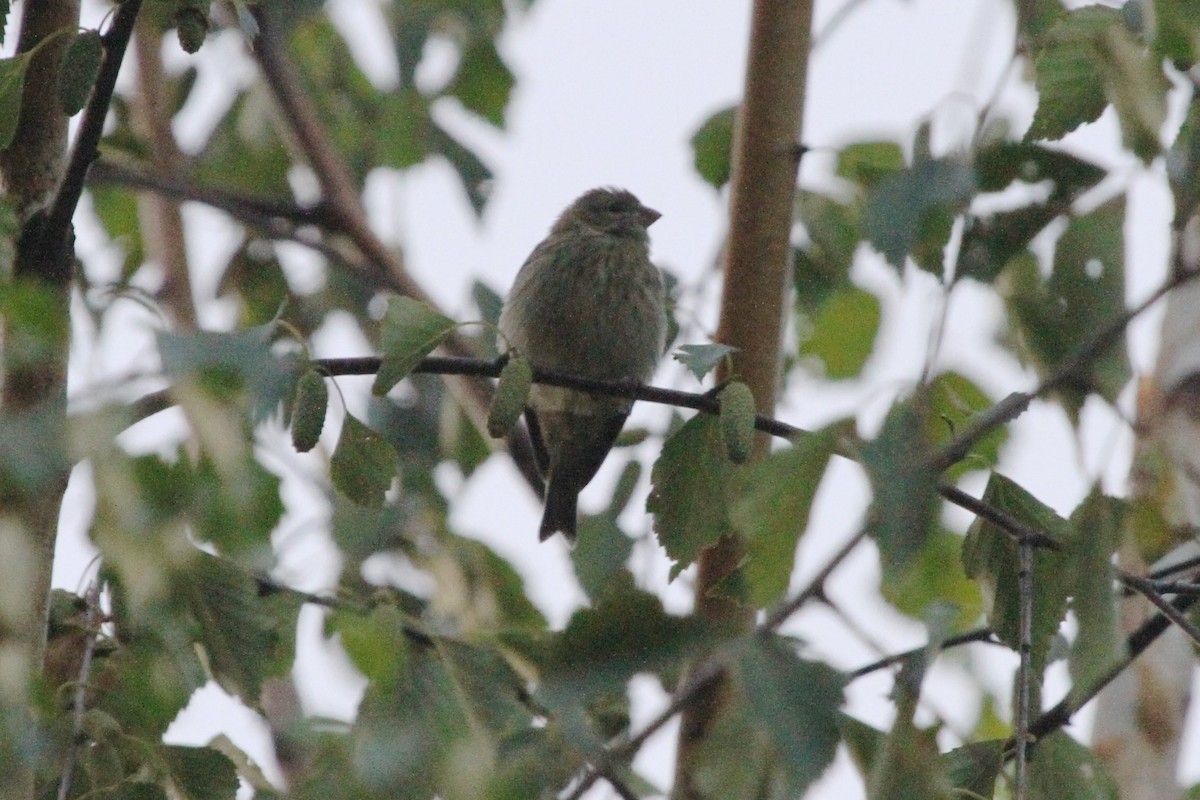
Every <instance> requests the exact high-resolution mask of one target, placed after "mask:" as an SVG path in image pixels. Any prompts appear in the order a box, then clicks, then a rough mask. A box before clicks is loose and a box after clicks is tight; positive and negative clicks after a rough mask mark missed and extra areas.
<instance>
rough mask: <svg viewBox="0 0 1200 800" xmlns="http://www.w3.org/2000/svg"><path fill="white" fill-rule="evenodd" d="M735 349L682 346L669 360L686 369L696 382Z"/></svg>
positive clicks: (718, 346) (719, 345)
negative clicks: (694, 377)
mask: <svg viewBox="0 0 1200 800" xmlns="http://www.w3.org/2000/svg"><path fill="white" fill-rule="evenodd" d="M736 351H737V348H736V347H730V346H729V345H727V344H683V345H680V346H679V347H678V348H676V350H675V352H674V353H672V354H671V358H673V359H675V360H676V361H678V362H679V363H680V364H683V365H684V366H685V367H687V368H688V371H689V372H691V373H692V374H693V375H695V376H696V380H704V376H705V375H707V374H708V373H709V372H711V371H712V370H714V369H716V368H717V367H718V366H720V365H721V362H723V361H724V360H725V357H726V356H728V355H729V354H730V353H733V352H736Z"/></svg>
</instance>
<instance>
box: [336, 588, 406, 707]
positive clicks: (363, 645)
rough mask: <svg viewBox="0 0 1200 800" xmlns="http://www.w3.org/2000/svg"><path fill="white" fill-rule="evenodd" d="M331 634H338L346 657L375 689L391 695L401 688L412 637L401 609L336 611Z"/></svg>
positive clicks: (382, 606) (384, 605)
mask: <svg viewBox="0 0 1200 800" xmlns="http://www.w3.org/2000/svg"><path fill="white" fill-rule="evenodd" d="M329 627H330V629H331V632H336V633H337V635H338V637H339V639H340V641H341V645H342V647H343V649H345V651H346V655H348V656H349V657H350V660H351V661H352V662H353V663H354V666H355V668H356V669H358V671H359V672H361V673H362V674H363V677H365V678H366V679H367V680H368V681H369V682H370V683H371V684H372V685H373V687H375V688H377V689H378V690H379V691H383V692H388V691H394V690H395V689H396V688H398V685H399V683H400V682H401V681H402V680H404V678H405V676H406V671H407V663H408V655H409V649H410V647H409V645H410V638H409V634H408V629H407V624H406V623H405V620H404V617H403V615H402V614H401V613H400V611H399V609H397V608H396V607H395V606H392V605H386V604H381V605H378V606H376V607H375V608H373V609H371V611H370V613H368V614H363V613H361V612H358V611H342V610H338V611H335V612H333V614H332V615H331V616H330V618H329Z"/></svg>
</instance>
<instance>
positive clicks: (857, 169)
mask: <svg viewBox="0 0 1200 800" xmlns="http://www.w3.org/2000/svg"><path fill="white" fill-rule="evenodd" d="M903 169H904V151H903V150H901V149H900V145H899V144H897V143H896V142H856V143H855V144H851V145H848V146H846V147H844V148H842V151H841V152H840V153H838V162H837V176H838V177H839V178H845V179H846V180H848V181H853V182H854V183H857V184H860V185H862V186H865V187H867V188H870V187H873V186H874V185H875V184H876V183H878V182H879V181H880V180H882V179H883V178H885V177H887V176H889V175H891V174H893V173H896V172H899V171H901V170H903Z"/></svg>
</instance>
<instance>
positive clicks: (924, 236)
mask: <svg viewBox="0 0 1200 800" xmlns="http://www.w3.org/2000/svg"><path fill="white" fill-rule="evenodd" d="M974 195H975V175H974V172H973V171H972V170H971V168H970V167H968V166H967V165H966V164H959V163H956V162H953V161H939V160H930V161H926V162H923V163H920V164H917V165H915V166H913V167H912V168H910V169H905V170H900V171H897V172H893V173H891V174H889V175H887V176H885V177H883V178H881V179H880V180H879V181H878V183H876V184H875V185H874V186H873V187H872V188H871V193H870V194H869V195H868V197H867V204H866V209H865V210H864V212H863V220H862V229H863V235H864V237H865V238H866V239H867V241H869V242H870V243H871V244H872V245H873V246H874V247H875V249H877V250H878V251H879V252H880V253H881V254H882V255H883V256H884V258H886V259H887V260H888V263H890V264H891V265H892V266H894V267H896V268H897V269H899V268H901V267H903V266H904V258H905V256H907V255H910V254H915V253H916V251H917V250H918V248H920V247H922V246H923V243H927V242H929V241H933V240H934V239H937V240H943V239H944V236H943V234H944V233H945V231H944V230H943V228H945V225H944V222H945V219H946V216H945V215H950V216H953V215H954V214H957V213H958V212H960V211H961V210H962V209H964V208H966V205H967V203H968V202H969V201H970V200H971V198H972V197H973V196H974ZM930 237H932V239H931V238H930ZM920 263H922V264H925V265H926V266H928V263H927V260H924V259H923V260H922V261H921V262H920ZM937 266H938V270H937V272H936V274H937V275H938V276H939V277H940V274H941V273H940V262H939V263H938V264H937Z"/></svg>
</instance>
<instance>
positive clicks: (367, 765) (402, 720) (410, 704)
mask: <svg viewBox="0 0 1200 800" xmlns="http://www.w3.org/2000/svg"><path fill="white" fill-rule="evenodd" d="M400 666H401V668H402V669H401V671H400V672H398V673H397V675H396V679H395V680H394V681H393V682H389V683H388V684H377V683H374V682H372V683H370V684H368V686H367V691H366V693H365V695H364V696H363V700H362V703H361V704H360V706H359V714H358V720H357V721H356V723H355V725H354V733H353V736H354V761H355V766H356V768H357V769H356V770H355V771H356V772H357V774H358V775H361V776H362V779H363V780H364V782H365V783H366V786H367V787H368V788H369V789H371V790H372V791H373V793H374V794H381V793H386V794H387V795H388V796H392V797H432V796H433V795H434V794H437V793H438V789H439V787H444V786H445V785H446V779H447V777H448V776H449V775H450V774H453V772H454V771H457V772H459V773H460V774H461V773H462V771H463V770H465V769H472V770H473V769H474V765H471V764H468V763H467V762H466V761H465V760H464V757H465V756H467V755H468V754H472V753H476V754H478V755H481V756H486V755H487V754H488V750H489V749H490V748H489V747H488V744H487V743H486V742H484V741H479V740H478V739H475V738H472V727H471V723H470V720H469V717H468V715H467V713H466V710H465V708H464V706H463V700H462V698H461V696H460V695H459V694H458V687H457V686H456V685H455V683H454V680H453V679H452V677H451V675H450V673H449V671H448V670H447V665H446V663H445V662H444V661H443V660H442V659H441V658H440V654H439V653H438V651H437V650H436V649H435V648H434V647H433V646H432V645H431V644H426V645H419V646H413V647H411V648H410V651H409V657H408V658H407V659H405V660H404V661H403V663H402V664H401V665H400ZM464 743H467V744H469V746H468V747H463V746H462V745H463V744H464ZM455 754H458V755H459V756H460V757H459V758H454V755H455Z"/></svg>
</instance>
